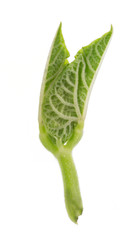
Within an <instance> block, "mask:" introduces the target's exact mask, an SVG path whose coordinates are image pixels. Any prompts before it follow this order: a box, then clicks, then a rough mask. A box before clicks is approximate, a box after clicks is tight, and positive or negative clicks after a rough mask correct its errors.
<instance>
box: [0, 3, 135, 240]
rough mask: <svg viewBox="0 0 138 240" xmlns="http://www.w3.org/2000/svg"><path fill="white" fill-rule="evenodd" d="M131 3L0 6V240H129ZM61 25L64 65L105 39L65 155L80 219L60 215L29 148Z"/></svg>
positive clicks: (43, 162)
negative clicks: (78, 128)
mask: <svg viewBox="0 0 138 240" xmlns="http://www.w3.org/2000/svg"><path fill="white" fill-rule="evenodd" d="M137 9H138V8H137V1H134V0H131V1H127V0H125V1H124V0H122V1H121V0H116V1H111V0H109V1H108V0H104V1H103V0H96V1H88V0H85V1H75V0H73V1H72V0H70V1H61V0H59V1H52V0H50V1H47V0H44V1H42V0H39V1H35V0H33V1H31V0H26V1H25V0H24V1H19V0H18V1H15V0H12V1H10V0H9V1H8V0H7V1H6V0H1V1H0V239H1V240H11V239H14V240H40V239H41V240H44V239H45V240H46V239H47V240H55V239H61V240H63V239H64V240H65V239H66V240H70V239H72V240H76V239H87V240H90V239H93V240H104V239H105V240H116V239H117V240H123V239H125V240H131V239H133V240H137V239H138V60H137V59H138V11H137ZM60 21H62V30H63V35H64V38H65V42H66V45H67V48H68V49H69V51H70V54H71V57H70V61H71V60H73V57H74V55H75V54H76V52H77V51H78V50H79V49H80V48H81V47H82V46H85V45H87V44H89V43H90V42H91V41H93V40H95V39H96V38H98V37H100V36H101V35H102V34H104V33H105V32H107V31H108V30H109V29H110V26H111V24H113V28H114V34H113V37H112V40H111V42H110V46H109V48H108V50H107V53H106V56H105V58H104V61H103V63H102V66H101V68H100V71H99V73H98V76H97V79H96V82H95V85H94V88H93V91H92V95H91V98H90V102H89V107H88V113H87V117H86V121H85V128H84V135H83V138H82V140H81V142H80V143H79V144H78V146H77V147H76V148H75V150H74V152H73V157H74V160H75V164H76V168H77V172H78V175H79V182H80V188H81V193H82V198H83V205H84V212H83V215H82V216H81V217H80V218H79V221H78V225H75V224H74V223H72V222H71V221H70V219H69V218H68V216H67V213H66V209H65V205H64V196H63V183H62V177H61V173H60V169H59V166H58V162H57V160H56V159H55V158H54V157H53V156H52V154H51V153H49V152H48V151H47V150H46V149H44V147H43V146H42V144H41V143H40V141H39V137H38V135H39V131H38V120H37V116H38V104H39V93H40V86H41V81H42V76H43V71H44V67H45V62H46V59H47V56H48V52H49V48H50V46H51V43H52V40H53V37H54V35H55V33H56V30H57V28H58V25H59V23H60Z"/></svg>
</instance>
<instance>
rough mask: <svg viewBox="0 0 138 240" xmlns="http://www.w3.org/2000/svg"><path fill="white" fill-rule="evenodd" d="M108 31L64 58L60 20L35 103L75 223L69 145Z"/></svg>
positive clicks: (78, 208) (76, 136)
mask: <svg viewBox="0 0 138 240" xmlns="http://www.w3.org/2000/svg"><path fill="white" fill-rule="evenodd" d="M111 35H112V26H111V30H110V31H109V32H107V33H106V34H104V35H103V36H102V37H101V38H99V39H97V40H95V41H94V42H92V43H91V44H89V45H88V46H86V47H82V49H81V50H79V51H78V53H77V54H76V56H75V59H74V61H72V62H71V63H69V62H68V60H67V58H68V57H69V52H68V50H67V48H66V45H65V42H64V39H63V35H62V31H61V24H60V26H59V28H58V30H57V33H56V36H55V38H54V41H53V44H52V47H51V50H50V53H49V56H48V61H47V64H46V68H45V72H44V77H43V82H42V87H41V93H40V104H39V129H40V140H41V142H42V144H43V145H44V146H45V147H46V148H47V149H48V150H49V151H51V152H52V153H53V154H54V156H55V157H56V158H57V159H58V162H59V164H60V167H61V171H62V176H63V182H64V194H65V203H66V208H67V212H68V215H69V217H70V219H71V220H72V221H73V222H75V223H77V219H78V216H79V215H81V214H82V211H83V206H82V200H81V194H80V189H79V183H78V177H77V173H76V169H75V166H74V163H73V160H72V154H71V153H72V149H73V148H74V146H75V145H76V144H77V143H78V142H79V140H80V139H81V137H82V132H83V125H84V120H85V116H86V111H87V105H88V100H89V97H90V93H91V89H92V86H93V83H94V79H95V77H96V75H97V71H98V68H99V66H100V63H101V62H102V59H103V56H104V53H105V50H106V48H107V46H108V43H109V40H110V38H111Z"/></svg>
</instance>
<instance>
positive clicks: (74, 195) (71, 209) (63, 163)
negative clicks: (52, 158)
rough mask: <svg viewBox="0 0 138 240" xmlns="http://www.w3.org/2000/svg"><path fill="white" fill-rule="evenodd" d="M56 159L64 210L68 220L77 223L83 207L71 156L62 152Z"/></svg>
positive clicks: (66, 152) (69, 153)
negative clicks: (59, 172)
mask: <svg viewBox="0 0 138 240" xmlns="http://www.w3.org/2000/svg"><path fill="white" fill-rule="evenodd" d="M56 157H57V159H58V162H59V165H60V168H61V172H62V177H63V183H64V195H65V204H66V209H67V212H68V215H69V217H70V219H71V220H72V221H73V222H75V223H77V220H78V217H79V216H80V215H81V214H82V211H83V206H82V199H81V194H80V188H79V182H78V176H77V172H76V168H75V165H74V162H73V159H72V154H71V152H70V151H69V152H68V151H62V152H59V154H58V156H56Z"/></svg>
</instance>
